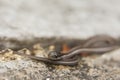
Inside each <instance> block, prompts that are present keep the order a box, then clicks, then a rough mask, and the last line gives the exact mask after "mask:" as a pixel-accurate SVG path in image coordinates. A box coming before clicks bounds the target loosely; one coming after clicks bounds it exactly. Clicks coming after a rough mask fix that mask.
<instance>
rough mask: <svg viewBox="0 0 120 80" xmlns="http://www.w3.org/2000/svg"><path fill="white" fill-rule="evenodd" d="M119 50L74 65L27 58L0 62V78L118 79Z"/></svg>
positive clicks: (36, 79) (51, 79) (7, 79)
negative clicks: (48, 62)
mask: <svg viewBox="0 0 120 80" xmlns="http://www.w3.org/2000/svg"><path fill="white" fill-rule="evenodd" d="M119 52H120V49H118V50H116V51H113V52H111V53H108V54H104V55H102V56H101V57H98V58H95V59H93V58H82V60H80V62H79V65H78V66H75V67H68V66H55V65H46V64H44V63H42V62H37V61H32V60H30V59H27V58H24V59H22V60H12V61H8V62H0V80H56V79H57V80H120V64H119V63H120V58H119V57H116V56H118V55H120V54H119Z"/></svg>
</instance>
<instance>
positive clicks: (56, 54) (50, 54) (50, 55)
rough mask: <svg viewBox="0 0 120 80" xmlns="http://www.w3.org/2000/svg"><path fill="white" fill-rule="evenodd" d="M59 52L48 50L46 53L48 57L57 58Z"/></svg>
mask: <svg viewBox="0 0 120 80" xmlns="http://www.w3.org/2000/svg"><path fill="white" fill-rule="evenodd" d="M60 55H61V54H60V52H57V51H50V52H49V53H48V57H49V58H50V59H52V58H58V57H60Z"/></svg>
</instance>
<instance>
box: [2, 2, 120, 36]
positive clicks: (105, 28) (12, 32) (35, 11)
mask: <svg viewBox="0 0 120 80" xmlns="http://www.w3.org/2000/svg"><path fill="white" fill-rule="evenodd" d="M119 26H120V1H119V0H13V1H9V0H0V36H7V37H17V38H18V37H19V38H30V37H50V36H67V37H75V38H76V37H77V38H86V37H89V36H93V35H96V34H109V35H113V36H119V34H120V28H119Z"/></svg>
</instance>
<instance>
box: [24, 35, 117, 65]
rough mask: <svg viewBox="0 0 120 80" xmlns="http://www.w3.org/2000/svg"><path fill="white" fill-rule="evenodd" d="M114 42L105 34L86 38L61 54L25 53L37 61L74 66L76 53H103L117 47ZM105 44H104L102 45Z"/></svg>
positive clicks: (76, 60)
mask: <svg viewBox="0 0 120 80" xmlns="http://www.w3.org/2000/svg"><path fill="white" fill-rule="evenodd" d="M115 43H116V39H114V38H112V37H110V36H107V35H98V36H94V37H92V38H89V39H88V40H86V42H85V43H84V44H83V45H80V46H76V47H74V48H72V49H71V50H69V51H68V52H66V53H65V54H61V53H60V52H59V53H58V52H56V51H53V52H50V54H49V56H50V57H48V58H43V57H35V56H30V55H25V56H27V57H29V58H31V59H35V60H38V61H43V62H45V63H50V64H55V65H69V66H74V65H77V64H78V62H79V56H78V54H81V53H83V52H85V53H88V54H89V53H105V52H109V51H112V50H115V49H117V48H119V46H118V45H117V44H115ZM104 45H105V46H104Z"/></svg>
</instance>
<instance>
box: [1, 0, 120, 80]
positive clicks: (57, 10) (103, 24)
mask: <svg viewBox="0 0 120 80" xmlns="http://www.w3.org/2000/svg"><path fill="white" fill-rule="evenodd" d="M103 33H104V34H109V35H112V36H113V37H119V36H120V35H119V34H120V0H12V1H10V0H0V37H7V38H17V39H18V40H20V39H26V38H28V39H29V38H33V37H51V36H52V37H53V36H54V37H60V36H64V37H70V38H88V37H90V36H93V35H96V34H103ZM12 42H14V44H10V43H9V41H8V42H7V41H0V46H7V48H9V47H10V48H15V47H16V46H17V48H20V47H19V46H18V44H16V42H15V40H12ZM23 44H24V43H20V44H19V45H20V46H22V45H23ZM26 44H27V42H26ZM14 45H15V46H14ZM27 45H28V44H27ZM23 47H25V46H22V48H23ZM3 48H5V47H3ZM119 56H120V50H116V51H115V52H112V53H109V54H106V55H103V56H101V57H98V58H96V59H91V58H84V59H82V60H80V63H79V65H78V66H75V67H65V66H48V65H46V64H44V63H42V62H37V61H33V60H31V59H27V58H25V59H23V60H12V61H7V62H2V61H0V80H56V79H57V80H120V64H119V63H120V59H119Z"/></svg>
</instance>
